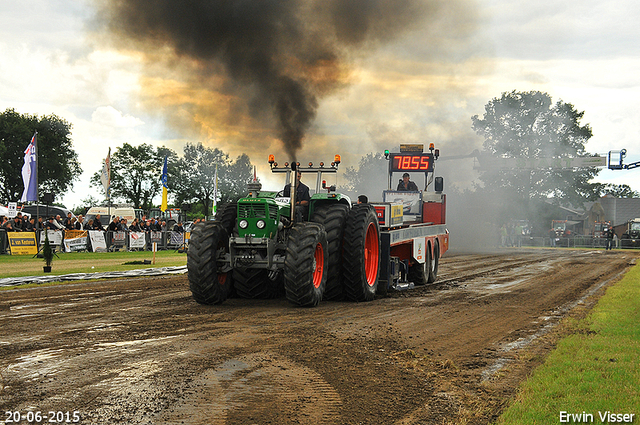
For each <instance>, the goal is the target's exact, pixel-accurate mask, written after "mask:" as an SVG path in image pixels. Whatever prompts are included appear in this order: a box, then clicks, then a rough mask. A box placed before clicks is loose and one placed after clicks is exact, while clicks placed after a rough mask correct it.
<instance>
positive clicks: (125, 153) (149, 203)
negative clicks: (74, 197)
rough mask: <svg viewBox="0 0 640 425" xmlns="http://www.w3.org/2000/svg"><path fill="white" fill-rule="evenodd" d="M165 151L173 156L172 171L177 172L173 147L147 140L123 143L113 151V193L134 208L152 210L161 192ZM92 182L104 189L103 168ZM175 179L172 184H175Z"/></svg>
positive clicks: (170, 159)
mask: <svg viewBox="0 0 640 425" xmlns="http://www.w3.org/2000/svg"><path fill="white" fill-rule="evenodd" d="M165 155H168V156H169V160H168V163H169V164H171V166H170V167H169V165H168V168H169V175H173V174H175V172H174V173H172V172H171V171H174V167H175V164H176V162H177V155H176V154H175V152H173V151H172V150H171V149H168V148H165V147H161V148H158V149H156V148H154V147H153V146H151V145H149V144H146V143H143V144H141V145H139V146H132V145H130V144H129V143H125V144H123V145H122V146H121V147H119V148H117V149H116V150H115V152H113V153H112V154H111V197H112V199H113V200H116V201H117V200H124V201H125V202H128V203H131V204H132V205H133V207H134V208H142V209H144V210H149V209H151V208H152V207H153V198H154V197H155V196H157V195H158V194H159V193H161V190H160V189H161V187H162V183H161V180H160V177H161V174H162V166H163V164H164V157H165ZM91 183H93V184H94V185H95V186H96V187H98V188H100V189H102V190H103V191H104V189H103V187H102V183H100V172H96V173H95V174H94V175H93V176H92V177H91ZM171 184H172V182H171V180H170V181H169V185H171Z"/></svg>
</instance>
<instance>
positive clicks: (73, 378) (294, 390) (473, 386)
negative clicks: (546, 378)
mask: <svg viewBox="0 0 640 425" xmlns="http://www.w3.org/2000/svg"><path fill="white" fill-rule="evenodd" d="M635 257H637V254H636V253H631V252H630V253H623V252H616V253H612V254H607V255H605V254H604V252H603V251H564V250H562V251H560V250H558V251H550V250H527V251H525V250H522V251H521V250H511V251H508V252H500V253H498V254H492V255H486V256H483V255H478V254H473V255H451V256H445V257H444V258H443V261H442V263H441V265H440V281H439V282H438V284H436V285H431V286H424V287H418V288H416V289H414V290H410V291H404V292H400V293H393V294H390V295H389V296H387V297H384V298H378V299H377V300H375V301H373V302H370V303H348V302H323V303H321V305H320V306H319V307H318V308H315V309H300V308H295V307H292V306H290V305H289V304H288V303H287V302H286V300H283V299H276V300H243V299H230V300H228V301H227V302H226V303H225V304H223V305H220V306H201V305H198V304H197V303H195V302H194V301H193V300H192V298H191V296H190V293H189V291H188V283H187V281H186V277H184V276H179V277H171V278H155V279H142V280H127V281H120V280H116V281H109V282H104V281H102V282H92V283H86V284H71V285H61V286H57V287H42V288H34V289H32V290H13V291H3V292H0V322H1V323H3V328H2V332H3V333H2V334H0V371H1V372H2V375H0V381H1V382H0V408H2V409H6V410H24V409H26V408H28V407H29V406H37V407H38V408H39V409H41V410H44V409H51V410H81V411H82V412H83V423H96V424H97V423H128V424H155V423H167V424H182V423H185V424H210V423H213V424H228V425H233V424H243V423H256V424H266V423H336V424H356V423H363V424H369V423H370V424H378V423H412V424H413V423H415V424H418V423H447V422H448V423H468V424H487V423H489V422H490V420H491V419H492V418H495V415H496V414H497V413H498V412H499V410H500V409H501V406H503V405H504V400H506V399H508V398H509V397H511V396H512V395H513V392H514V391H515V388H516V387H517V384H518V383H519V382H520V381H519V380H520V379H522V378H523V377H524V376H526V373H527V372H528V371H530V368H531V367H532V365H530V364H528V365H519V364H518V363H517V362H518V358H517V357H518V356H517V355H516V354H515V352H517V351H518V350H520V349H522V346H524V345H526V344H532V345H536V344H540V342H539V340H540V339H541V338H539V337H537V336H536V335H537V334H536V332H539V331H540V329H544V327H545V326H547V325H548V324H549V323H550V322H551V321H556V320H560V319H561V318H562V317H564V315H565V314H566V313H567V311H568V310H571V308H572V306H575V304H572V303H575V302H579V300H581V299H582V297H584V296H585V294H588V293H589V292H590V291H591V290H592V289H593V288H596V287H597V286H598V285H599V284H601V283H602V282H606V281H607V280H615V276H616V275H617V274H619V273H621V272H622V271H623V270H624V269H625V268H626V267H628V264H629V262H630V260H631V259H633V258H635ZM563 307H564V308H563ZM550 317H551V318H552V319H549V318H550ZM510 344H511V345H510ZM505 348H508V349H509V350H504V349H505ZM505 366H506V367H505ZM492 368H494V369H492ZM527 368H529V369H527ZM497 370H501V372H500V373H499V374H496V373H495V372H496V371H497ZM483 372H485V373H483ZM478 406H480V407H481V408H479V407H478ZM2 409H0V410H2Z"/></svg>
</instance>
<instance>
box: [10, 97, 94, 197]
mask: <svg viewBox="0 0 640 425" xmlns="http://www.w3.org/2000/svg"><path fill="white" fill-rule="evenodd" d="M36 131H37V132H38V136H37V147H38V194H39V196H40V197H42V196H43V195H44V193H47V192H52V193H53V194H54V195H55V196H56V198H60V197H62V196H63V195H64V194H65V193H66V192H67V191H68V190H70V189H71V188H72V187H73V182H74V181H75V180H77V179H78V177H79V176H80V174H81V173H82V169H81V168H80V164H79V162H78V154H77V153H76V152H75V150H74V149H73V142H72V140H71V124H69V123H68V122H67V121H65V120H63V119H62V118H59V117H57V116H56V115H54V114H51V115H48V116H43V117H42V118H40V117H38V116H37V115H27V114H19V113H17V112H16V111H15V110H14V109H7V110H6V111H5V112H3V113H2V114H0V202H2V203H7V202H10V201H17V200H19V199H20V197H21V196H22V192H23V190H24V183H23V181H22V165H23V164H24V151H25V149H26V148H27V145H28V144H29V142H30V141H31V137H32V136H33V134H34V133H35V132H36Z"/></svg>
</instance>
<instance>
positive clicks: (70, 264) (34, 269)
mask: <svg viewBox="0 0 640 425" xmlns="http://www.w3.org/2000/svg"><path fill="white" fill-rule="evenodd" d="M57 255H58V257H55V256H54V257H53V264H52V271H51V273H44V271H43V269H42V266H44V260H43V259H42V258H37V257H36V258H33V255H0V278H5V277H22V276H45V275H46V276H50V275H62V274H69V273H97V272H109V271H126V270H135V269H146V268H151V267H175V266H184V265H186V264H187V255H186V254H185V253H178V252H175V251H173V250H167V251H158V252H156V255H155V264H125V263H132V262H134V263H138V262H140V263H142V262H144V260H150V261H153V253H152V252H150V251H136V252H69V253H64V252H61V253H57Z"/></svg>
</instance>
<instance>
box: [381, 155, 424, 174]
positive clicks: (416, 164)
mask: <svg viewBox="0 0 640 425" xmlns="http://www.w3.org/2000/svg"><path fill="white" fill-rule="evenodd" d="M389 161H390V165H391V169H390V171H391V172H397V171H420V172H427V171H433V154H432V153H422V152H421V153H393V154H391V155H389Z"/></svg>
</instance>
